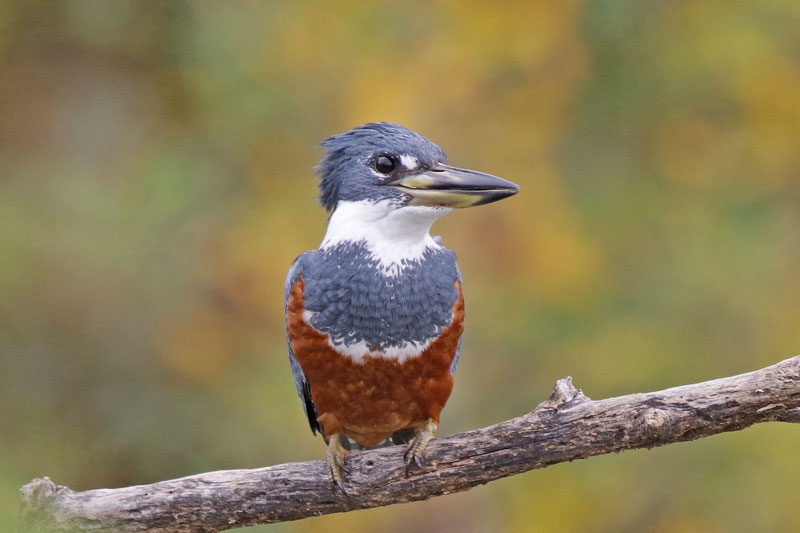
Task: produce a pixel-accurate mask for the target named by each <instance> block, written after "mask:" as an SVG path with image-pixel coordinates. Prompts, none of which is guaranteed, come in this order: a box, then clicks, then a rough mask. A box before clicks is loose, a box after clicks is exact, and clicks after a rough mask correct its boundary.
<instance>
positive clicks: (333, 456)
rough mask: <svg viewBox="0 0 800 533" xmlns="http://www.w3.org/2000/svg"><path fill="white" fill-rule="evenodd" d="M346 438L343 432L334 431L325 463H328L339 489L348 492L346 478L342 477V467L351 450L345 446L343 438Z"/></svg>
mask: <svg viewBox="0 0 800 533" xmlns="http://www.w3.org/2000/svg"><path fill="white" fill-rule="evenodd" d="M343 438H345V437H344V436H343V435H342V434H341V433H334V434H333V435H331V440H330V441H328V451H327V453H326V454H325V463H326V464H327V465H328V471H329V472H330V474H331V478H332V479H333V482H334V483H336V486H337V487H339V489H340V490H341V491H342V492H344V493H345V494H347V491H346V490H345V488H344V478H343V477H342V467H343V466H344V457H345V455H347V454H348V453H350V451H349V450H348V449H347V448H345V447H344V443H343V442H342V439H343Z"/></svg>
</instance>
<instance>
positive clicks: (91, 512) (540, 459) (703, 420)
mask: <svg viewBox="0 0 800 533" xmlns="http://www.w3.org/2000/svg"><path fill="white" fill-rule="evenodd" d="M767 421H787V422H798V421H800V356H797V357H793V358H791V359H787V360H785V361H783V362H781V363H778V364H776V365H773V366H770V367H767V368H764V369H761V370H757V371H755V372H751V373H748V374H742V375H739V376H733V377H728V378H722V379H717V380H713V381H707V382H704V383H698V384H694V385H686V386H682V387H675V388H672V389H667V390H663V391H659V392H652V393H648V394H631V395H628V396H621V397H618V398H610V399H607V400H600V401H592V400H590V399H589V398H587V397H586V396H584V395H583V393H582V392H581V391H580V390H579V389H576V388H575V387H573V385H572V380H571V378H566V379H562V380H560V381H559V382H558V383H557V384H556V387H555V390H554V391H553V394H552V396H551V397H550V399H548V400H547V401H545V402H542V403H541V404H540V405H539V406H538V407H537V408H536V409H535V410H534V411H533V412H531V413H529V414H527V415H524V416H520V417H518V418H514V419H512V420H507V421H505V422H501V423H499V424H496V425H493V426H490V427H487V428H484V429H478V430H475V431H469V432H467V433H461V434H458V435H453V436H452V437H448V438H443V439H436V440H433V441H431V444H430V445H429V447H428V450H427V452H426V458H427V461H428V465H427V466H426V467H425V468H424V469H422V470H420V469H415V470H412V471H409V472H406V468H405V465H404V464H403V460H402V457H403V447H400V446H395V447H391V448H382V449H377V450H370V451H366V452H360V453H355V454H352V455H350V456H348V457H347V460H346V465H345V475H346V479H347V489H348V491H349V494H348V495H345V494H343V493H341V492H340V491H339V490H338V489H337V488H336V487H335V486H334V485H333V484H332V483H331V481H330V478H329V476H328V473H327V471H326V468H325V464H324V462H323V461H311V462H306V463H287V464H283V465H277V466H270V467H266V468H259V469H255V470H227V471H219V472H209V473H206V474H199V475H195V476H189V477H184V478H180V479H174V480H170V481H161V482H159V483H154V484H152V485H142V486H134V487H125V488H119V489H99V490H89V491H86V492H74V491H72V490H70V489H68V488H67V487H61V486H57V485H55V484H54V483H53V482H52V481H50V479H48V478H44V479H35V480H33V481H32V482H31V483H29V484H27V485H25V486H24V487H23V488H22V499H23V504H22V512H21V517H22V520H23V521H24V523H25V524H26V526H25V528H26V529H25V531H34V532H35V531H48V532H49V531H144V530H147V531H161V532H167V531H169V532H178V531H181V532H182V531H206V532H207V531H220V530H224V529H229V528H233V527H239V526H245V525H252V524H258V523H270V522H281V521H286V520H297V519H300V518H305V517H309V516H317V515H323V514H328V513H337V512H343V511H350V510H354V509H365V508H370V507H378V506H382V505H390V504H394V503H402V502H410V501H416V500H424V499H427V498H431V497H433V496H438V495H440V494H448V493H452V492H458V491H464V490H467V489H469V488H471V487H474V486H476V485H481V484H484V483H488V482H489V481H492V480H495V479H498V478H502V477H506V476H510V475H513V474H517V473H520V472H526V471H528V470H532V469H535V468H544V467H546V466H549V465H552V464H556V463H561V462H564V461H572V460H574V459H583V458H585V457H590V456H593V455H599V454H605V453H609V452H618V451H621V450H627V449H632V448H651V447H654V446H662V445H664V444H669V443H673V442H680V441H688V440H694V439H699V438H701V437H705V436H708V435H713V434H716V433H721V432H724V431H736V430H740V429H743V428H746V427H748V426H750V425H752V424H755V423H758V422H767Z"/></svg>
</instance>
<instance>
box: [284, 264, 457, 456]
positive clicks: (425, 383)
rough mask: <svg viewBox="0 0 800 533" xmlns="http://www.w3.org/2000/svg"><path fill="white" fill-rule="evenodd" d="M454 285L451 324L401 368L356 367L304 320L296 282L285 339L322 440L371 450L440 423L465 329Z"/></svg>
mask: <svg viewBox="0 0 800 533" xmlns="http://www.w3.org/2000/svg"><path fill="white" fill-rule="evenodd" d="M455 284H456V288H457V290H458V299H457V300H456V302H455V304H454V305H453V320H452V322H451V324H450V325H449V326H448V327H446V328H444V329H443V330H442V334H441V335H440V336H439V337H438V338H437V339H436V340H434V341H433V342H432V343H431V344H430V345H429V346H428V347H427V349H425V351H423V352H422V353H421V354H419V355H418V356H416V357H411V358H407V359H405V361H403V363H398V362H397V361H396V360H394V359H388V358H384V357H380V356H370V355H366V356H364V358H363V360H362V361H360V362H355V361H353V359H351V358H350V357H348V356H346V355H342V354H340V353H338V352H337V351H336V350H335V349H334V348H333V347H332V346H331V345H330V343H329V342H328V335H327V334H325V333H320V332H319V331H317V330H316V329H314V328H313V327H312V326H311V325H309V324H308V323H307V322H305V321H304V320H303V302H304V297H303V289H304V281H303V279H302V277H299V278H298V279H297V281H296V282H295V284H294V285H293V286H292V289H291V295H290V298H289V302H288V329H289V337H290V342H291V345H292V351H293V352H294V355H295V358H296V359H297V361H298V363H299V364H300V367H301V368H302V369H303V373H304V374H305V376H306V379H307V380H308V383H309V385H310V388H311V397H312V399H313V401H314V406H315V407H316V410H317V413H318V419H319V421H320V423H321V424H322V426H323V428H324V429H325V435H327V436H328V437H330V436H331V435H333V434H335V433H342V434H344V435H346V436H348V437H350V438H351V439H353V440H355V441H356V442H358V443H359V444H360V445H362V446H375V445H376V444H379V443H380V442H381V441H383V440H384V439H386V438H387V437H389V436H390V435H391V434H392V432H394V431H397V430H399V429H404V428H409V427H412V428H417V427H421V426H422V425H424V424H425V422H426V421H427V420H428V419H433V420H434V421H435V422H436V423H438V422H439V414H440V413H441V411H442V408H443V407H444V404H445V403H446V402H447V399H448V398H449V396H450V392H451V391H452V389H453V375H452V373H451V372H450V365H451V363H452V362H453V358H454V357H455V354H456V350H457V348H458V339H459V337H460V336H461V333H462V331H463V329H464V298H463V296H462V293H461V284H460V283H459V282H458V281H456V282H455Z"/></svg>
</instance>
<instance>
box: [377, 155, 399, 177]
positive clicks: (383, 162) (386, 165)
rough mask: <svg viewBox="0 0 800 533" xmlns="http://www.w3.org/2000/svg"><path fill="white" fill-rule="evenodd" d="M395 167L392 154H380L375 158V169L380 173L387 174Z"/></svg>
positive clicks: (395, 163) (395, 162)
mask: <svg viewBox="0 0 800 533" xmlns="http://www.w3.org/2000/svg"><path fill="white" fill-rule="evenodd" d="M395 168H397V161H396V160H395V158H393V157H392V156H388V155H380V156H378V159H376V160H375V170H377V171H378V172H380V173H381V174H389V173H390V172H392V171H393V170H394V169H395Z"/></svg>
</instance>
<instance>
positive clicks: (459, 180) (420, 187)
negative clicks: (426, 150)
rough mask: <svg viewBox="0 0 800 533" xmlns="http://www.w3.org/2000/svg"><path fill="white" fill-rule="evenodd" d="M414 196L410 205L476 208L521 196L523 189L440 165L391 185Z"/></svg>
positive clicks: (465, 170)
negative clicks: (520, 191)
mask: <svg viewBox="0 0 800 533" xmlns="http://www.w3.org/2000/svg"><path fill="white" fill-rule="evenodd" d="M391 185H392V186H393V187H397V188H399V189H401V190H402V191H403V192H404V193H406V194H408V195H410V196H411V198H412V199H411V202H410V203H409V204H410V205H429V206H443V207H472V206H475V205H483V204H488V203H491V202H496V201H497V200H502V199H503V198H508V197H509V196H512V195H514V194H517V193H518V192H519V185H517V184H516V183H512V182H510V181H508V180H504V179H502V178H498V177H497V176H492V175H491V174H484V173H483V172H477V171H475V170H467V169H464V168H456V167H451V166H449V165H443V164H439V165H436V166H435V167H434V168H432V169H430V170H426V171H424V172H418V173H415V174H408V175H406V176H403V177H402V178H400V179H399V180H397V181H395V182H393V183H392V184H391Z"/></svg>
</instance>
